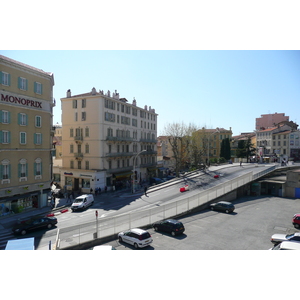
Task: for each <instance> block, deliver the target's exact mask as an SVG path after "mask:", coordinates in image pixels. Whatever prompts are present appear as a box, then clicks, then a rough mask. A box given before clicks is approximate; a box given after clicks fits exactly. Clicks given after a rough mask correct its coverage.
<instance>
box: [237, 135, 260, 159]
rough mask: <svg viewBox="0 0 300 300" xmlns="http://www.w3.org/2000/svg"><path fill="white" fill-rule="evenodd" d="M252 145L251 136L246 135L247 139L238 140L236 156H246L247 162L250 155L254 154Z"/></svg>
mask: <svg viewBox="0 0 300 300" xmlns="http://www.w3.org/2000/svg"><path fill="white" fill-rule="evenodd" d="M255 151H256V150H255V148H254V145H253V144H252V143H251V138H250V137H248V138H247V140H240V141H239V142H238V148H237V150H236V156H237V157H239V158H245V157H246V158H247V162H248V160H249V157H250V156H253V155H255Z"/></svg>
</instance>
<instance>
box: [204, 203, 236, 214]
mask: <svg viewBox="0 0 300 300" xmlns="http://www.w3.org/2000/svg"><path fill="white" fill-rule="evenodd" d="M210 209H211V210H218V211H223V212H226V213H227V214H228V213H231V212H233V211H234V209H235V207H234V205H233V204H232V203H230V202H226V201H220V202H217V203H212V204H211V205H210Z"/></svg>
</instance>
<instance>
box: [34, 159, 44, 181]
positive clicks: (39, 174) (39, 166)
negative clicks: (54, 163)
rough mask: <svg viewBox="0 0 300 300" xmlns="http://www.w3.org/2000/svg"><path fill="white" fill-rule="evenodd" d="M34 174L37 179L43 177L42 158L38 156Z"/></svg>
mask: <svg viewBox="0 0 300 300" xmlns="http://www.w3.org/2000/svg"><path fill="white" fill-rule="evenodd" d="M34 176H35V179H41V178H42V160H41V159H40V158H37V159H36V160H35V162H34Z"/></svg>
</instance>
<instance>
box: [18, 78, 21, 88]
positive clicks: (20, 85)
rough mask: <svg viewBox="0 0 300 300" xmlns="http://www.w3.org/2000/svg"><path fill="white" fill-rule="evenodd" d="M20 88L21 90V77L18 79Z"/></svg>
mask: <svg viewBox="0 0 300 300" xmlns="http://www.w3.org/2000/svg"><path fill="white" fill-rule="evenodd" d="M18 88H19V89H20V88H21V77H18Z"/></svg>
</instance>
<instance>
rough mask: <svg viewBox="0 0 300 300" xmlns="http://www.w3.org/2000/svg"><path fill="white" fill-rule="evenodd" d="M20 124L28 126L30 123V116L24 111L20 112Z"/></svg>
mask: <svg viewBox="0 0 300 300" xmlns="http://www.w3.org/2000/svg"><path fill="white" fill-rule="evenodd" d="M18 124H19V125H21V126H26V125H27V124H28V116H27V115H26V114H24V113H19V114H18Z"/></svg>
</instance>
